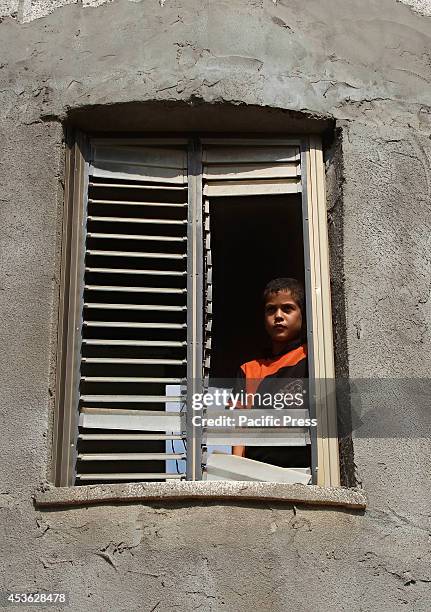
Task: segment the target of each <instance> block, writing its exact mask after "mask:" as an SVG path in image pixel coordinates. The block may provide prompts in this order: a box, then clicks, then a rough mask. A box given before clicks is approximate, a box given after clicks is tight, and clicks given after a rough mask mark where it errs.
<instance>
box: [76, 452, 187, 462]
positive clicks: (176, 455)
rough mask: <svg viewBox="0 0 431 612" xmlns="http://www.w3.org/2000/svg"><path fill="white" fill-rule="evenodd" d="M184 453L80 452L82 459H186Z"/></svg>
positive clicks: (79, 456) (79, 457)
mask: <svg viewBox="0 0 431 612" xmlns="http://www.w3.org/2000/svg"><path fill="white" fill-rule="evenodd" d="M185 457H186V456H185V454H184V453H80V454H79V455H78V459H80V460H81V461H167V460H169V459H185Z"/></svg>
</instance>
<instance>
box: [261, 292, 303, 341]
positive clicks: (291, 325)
mask: <svg viewBox="0 0 431 612" xmlns="http://www.w3.org/2000/svg"><path fill="white" fill-rule="evenodd" d="M264 316H265V329H266V331H267V333H268V334H269V336H270V338H271V340H272V341H273V342H275V343H277V344H284V343H287V342H291V341H292V340H296V339H297V338H299V337H300V335H301V329H302V314H301V309H300V308H299V306H298V304H297V303H296V302H295V300H294V299H293V297H292V294H291V293H290V291H278V292H277V293H271V294H270V295H269V296H268V298H267V300H266V303H265V315H264Z"/></svg>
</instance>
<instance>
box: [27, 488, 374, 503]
mask: <svg viewBox="0 0 431 612" xmlns="http://www.w3.org/2000/svg"><path fill="white" fill-rule="evenodd" d="M184 500H188V501H190V500H192V501H199V500H221V501H250V500H253V501H271V502H285V503H291V504H295V505H299V504H303V505H307V506H327V507H335V508H337V507H338V508H347V509H350V510H364V509H365V508H366V505H367V496H366V494H365V492H364V491H363V490H362V489H348V488H344V487H318V486H315V485H302V484H281V483H276V482H251V481H246V482H233V481H232V482H223V481H218V482H214V481H210V482H208V481H195V482H191V481H175V482H167V483H165V482H163V483H160V482H152V483H145V482H139V483H130V484H101V485H86V486H82V487H53V486H48V487H47V488H46V489H45V490H44V491H38V492H37V493H35V495H34V502H35V505H36V506H37V507H38V508H43V507H50V508H53V507H56V506H57V507H61V506H63V507H64V506H86V505H89V504H101V503H103V504H106V503H115V504H118V503H130V502H153V501H154V502H170V501H172V502H176V501H184Z"/></svg>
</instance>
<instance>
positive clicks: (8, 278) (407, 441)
mask: <svg viewBox="0 0 431 612" xmlns="http://www.w3.org/2000/svg"><path fill="white" fill-rule="evenodd" d="M60 4H64V3H62V2H58V3H52V2H46V1H40V2H33V1H29V0H24V1H23V2H20V3H18V2H13V1H7V2H6V3H3V4H2V5H1V6H2V9H1V10H2V14H3V15H4V18H3V20H2V22H1V23H0V134H1V136H0V142H1V147H0V186H1V187H0V211H1V212H0V214H1V216H0V249H1V269H0V273H1V280H0V312H1V323H0V345H1V347H2V350H1V355H0V360H1V362H0V376H1V390H2V400H1V419H2V430H1V431H2V446H1V449H2V453H1V480H0V509H1V525H2V535H1V539H2V551H3V555H2V563H1V574H0V576H1V588H2V589H4V590H5V589H12V590H13V589H20V590H22V589H24V590H28V589H36V588H37V589H45V590H55V591H57V592H58V591H62V590H66V591H68V592H69V593H70V596H71V600H72V608H73V609H76V610H87V609H95V610H110V609H113V610H146V611H148V612H150V610H158V611H162V610H163V611H165V610H174V609H180V610H191V609H201V610H217V611H218V610H232V611H235V612H236V611H243V610H244V611H245V610H249V609H250V608H251V609H257V610H277V611H284V610H288V609H293V610H300V611H302V610H304V611H314V610H330V609H331V610H333V609H335V610H346V609H349V610H375V609H378V610H395V609H403V610H415V611H416V610H428V609H429V604H430V588H429V587H430V581H431V574H430V567H431V564H430V535H431V525H430V513H429V508H430V496H429V474H430V467H431V466H430V458H429V456H430V453H429V439H428V431H427V430H426V424H425V423H424V421H423V416H424V413H425V409H426V408H428V406H423V405H422V406H421V405H419V406H417V405H415V404H414V403H412V402H410V401H409V398H408V397H407V393H404V395H403V394H401V395H400V396H398V397H395V398H393V399H391V400H390V401H389V404H388V399H387V398H385V397H382V398H380V400H379V401H380V402H381V403H380V404H379V402H377V406H376V405H375V401H374V400H373V399H372V398H366V399H365V400H364V404H363V408H364V409H365V410H364V411H365V412H367V402H369V407H370V410H377V415H379V414H381V418H380V419H379V418H375V417H376V413H374V414H373V413H370V414H369V415H368V417H365V419H364V431H365V434H364V435H360V434H359V433H356V434H355V435H354V461H355V464H356V468H357V478H358V480H359V482H361V483H362V485H363V487H364V488H365V489H366V491H367V493H368V495H369V507H368V509H367V510H366V511H365V513H362V514H359V513H354V512H347V511H340V510H330V509H319V510H316V509H311V508H307V507H298V508H294V507H292V506H291V505H288V504H283V505H277V504H274V503H273V504H271V505H270V504H268V503H262V504H258V503H239V502H238V503H235V504H233V503H221V502H220V503H217V502H211V503H210V502H207V503H203V502H201V503H193V504H192V503H177V504H171V505H169V504H165V505H160V504H159V505H157V504H151V505H145V504H130V505H101V506H91V507H87V508H86V507H82V508H73V509H64V510H52V511H41V510H38V509H35V508H34V507H33V503H32V494H33V493H34V491H35V490H36V489H37V488H39V487H41V486H43V485H44V483H45V482H46V481H47V479H49V477H50V460H51V449H52V415H53V399H54V398H53V393H54V381H55V371H54V366H53V363H54V359H53V356H55V347H56V323H57V317H58V305H57V302H58V287H59V272H60V270H59V252H60V247H61V233H60V229H61V220H62V198H63V182H62V181H63V142H62V138H63V129H62V122H63V121H65V120H66V119H67V117H68V115H70V114H71V113H72V111H73V112H76V111H77V110H79V109H81V110H82V109H85V108H87V107H93V106H95V105H113V104H116V103H129V102H136V103H138V102H147V101H151V102H152V103H158V102H159V103H160V104H167V103H169V104H173V103H180V102H182V103H185V104H188V105H189V107H190V109H191V111H192V110H193V108H194V105H196V104H198V103H199V104H200V105H201V108H203V112H204V113H205V108H206V107H205V104H206V105H208V106H209V107H211V106H212V105H214V104H215V103H217V104H220V105H224V104H230V105H232V107H233V109H234V110H236V111H237V113H238V117H239V118H240V117H241V113H242V112H245V110H246V109H248V108H250V107H254V108H255V112H256V125H257V126H258V125H259V113H258V107H262V112H263V110H264V109H265V108H266V109H281V110H289V111H299V112H302V113H303V116H304V117H308V118H310V117H311V118H312V117H314V118H317V119H319V118H320V119H322V120H324V119H326V120H334V121H335V126H336V129H337V134H338V138H339V146H338V151H339V154H338V160H337V162H336V163H335V162H333V161H332V162H331V159H330V157H328V162H327V167H328V168H327V169H328V190H329V197H328V219H329V229H330V236H331V239H332V247H333V248H332V266H333V270H335V271H336V274H335V277H334V283H333V285H334V292H333V298H334V311H335V321H336V329H335V338H336V352H337V358H338V360H339V362H341V364H340V363H339V368H341V369H342V370H343V371H345V372H348V373H350V376H352V377H355V378H367V377H372V378H378V377H387V378H391V377H395V378H397V379H399V380H402V379H403V378H404V377H406V376H407V377H415V378H417V379H420V378H426V377H427V376H429V371H430V364H431V359H430V326H429V322H430V314H431V313H430V304H431V301H430V299H429V296H430V289H431V285H430V265H431V260H430V245H429V237H430V235H431V232H430V190H431V189H430V185H431V176H430V156H431V146H430V124H431V115H430V108H431V87H430V79H431V52H430V40H431V22H430V19H429V18H428V17H427V16H426V13H427V11H428V9H429V3H425V2H409V3H401V2H396V1H395V0H363V1H362V2H354V1H352V0H309V1H308V2H305V3H304V2H301V1H299V0H283V1H275V0H274V1H272V0H267V1H260V0H249V1H246V0H235V1H233V2H224V1H222V0H220V1H219V2H215V1H206V2H197V1H195V0H166V1H165V2H158V1H157V0H144V1H142V2H137V3H134V2H128V1H126V0H115V1H114V2H112V3H107V4H103V5H102V6H99V7H95V6H92V7H86V6H85V5H82V4H70V5H67V6H61V7H60V6H59V5H60ZM406 4H410V5H415V6H407V5H406ZM56 7H57V8H56ZM413 8H415V9H418V10H419V11H422V12H424V13H425V14H421V13H420V12H418V11H415V10H413ZM54 9H55V10H54ZM167 108H168V107H167ZM114 112H115V108H114ZM119 112H120V111H119ZM166 112H167V113H168V112H169V111H168V110H167V111H166ZM72 114H73V113H72ZM93 116H94V115H93ZM123 119H124V117H122V116H121V115H120V114H119V116H118V124H121V122H122V121H123ZM142 125H144V126H145V128H146V129H148V128H149V127H150V126H151V116H149V117H145V116H144V117H143V120H142ZM112 127H113V125H112V124H111V125H106V129H108V128H111V129H112ZM399 385H400V387H401V391H403V389H404V391H406V389H407V391H408V388H407V385H406V384H404V387H403V383H399ZM400 397H402V401H400ZM373 401H374V403H373ZM388 406H389V409H390V410H389V412H388ZM381 408H385V410H383V409H382V410H381V413H379V410H380V409H381ZM394 430H395V433H397V435H392V434H394ZM388 431H390V432H391V435H389V436H388V435H387V432H388ZM377 434H378V435H377Z"/></svg>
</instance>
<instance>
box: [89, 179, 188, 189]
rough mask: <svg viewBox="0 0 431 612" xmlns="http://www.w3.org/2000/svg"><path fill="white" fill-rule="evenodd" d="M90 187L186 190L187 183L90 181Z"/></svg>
mask: <svg viewBox="0 0 431 612" xmlns="http://www.w3.org/2000/svg"><path fill="white" fill-rule="evenodd" d="M89 186H90V187H102V188H105V189H106V188H107V187H109V189H145V190H153V189H155V190H163V191H185V190H186V189H187V185H134V184H133V183H116V184H114V183H95V182H93V181H90V182H89Z"/></svg>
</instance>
